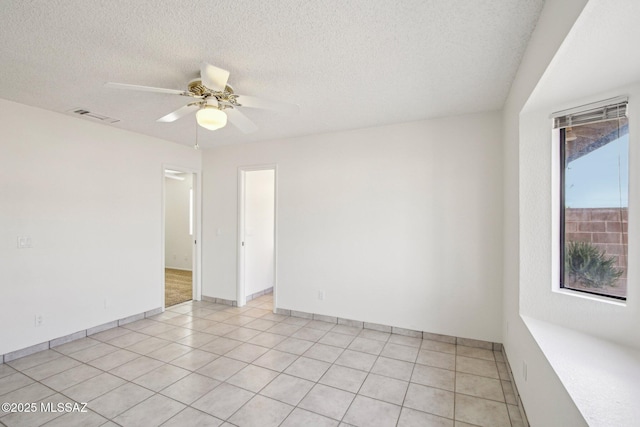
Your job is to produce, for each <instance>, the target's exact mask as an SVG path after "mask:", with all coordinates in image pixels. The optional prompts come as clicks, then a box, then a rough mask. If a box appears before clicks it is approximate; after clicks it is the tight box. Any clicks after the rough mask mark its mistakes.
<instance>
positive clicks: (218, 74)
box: [200, 62, 229, 92]
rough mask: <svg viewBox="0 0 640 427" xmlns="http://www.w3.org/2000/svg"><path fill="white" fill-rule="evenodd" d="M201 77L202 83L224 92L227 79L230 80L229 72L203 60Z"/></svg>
mask: <svg viewBox="0 0 640 427" xmlns="http://www.w3.org/2000/svg"><path fill="white" fill-rule="evenodd" d="M200 79H201V80H202V84H204V85H205V86H206V87H208V88H209V89H213V90H215V91H218V92H222V91H224V88H225V86H226V85H227V80H229V72H228V71H227V70H223V69H222V68H218V67H214V66H213V65H211V64H207V63H206V62H203V63H202V64H200Z"/></svg>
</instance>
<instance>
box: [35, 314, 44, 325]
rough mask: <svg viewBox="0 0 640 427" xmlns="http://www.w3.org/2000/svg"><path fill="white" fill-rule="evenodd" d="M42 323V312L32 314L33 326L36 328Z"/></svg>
mask: <svg viewBox="0 0 640 427" xmlns="http://www.w3.org/2000/svg"><path fill="white" fill-rule="evenodd" d="M43 323H44V317H43V316H42V314H36V315H35V316H34V324H35V327H36V328H37V327H39V326H42V324H43Z"/></svg>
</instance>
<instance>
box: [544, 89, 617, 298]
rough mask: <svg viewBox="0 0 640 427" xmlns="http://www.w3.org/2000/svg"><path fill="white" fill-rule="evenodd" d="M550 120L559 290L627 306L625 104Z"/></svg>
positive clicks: (557, 115)
mask: <svg viewBox="0 0 640 427" xmlns="http://www.w3.org/2000/svg"><path fill="white" fill-rule="evenodd" d="M552 118H553V121H554V128H555V129H559V132H560V199H561V200H560V212H559V215H560V241H559V242H558V243H559V245H560V248H559V249H560V250H559V254H560V287H561V288H565V289H571V290H574V291H578V292H586V293H590V294H596V295H601V296H606V297H610V298H616V299H620V300H626V298H627V267H628V257H627V245H628V238H627V232H628V206H629V196H628V194H629V191H628V187H629V125H628V119H627V99H626V98H615V99H611V100H607V101H603V102H600V103H595V104H590V105H588V106H584V107H580V108H575V109H571V110H566V111H563V112H559V113H555V114H554V115H552Z"/></svg>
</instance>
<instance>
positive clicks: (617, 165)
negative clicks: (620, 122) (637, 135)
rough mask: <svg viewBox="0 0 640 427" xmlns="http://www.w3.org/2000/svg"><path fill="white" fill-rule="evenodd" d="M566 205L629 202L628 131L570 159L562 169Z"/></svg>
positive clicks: (620, 204) (605, 205) (606, 205)
mask: <svg viewBox="0 0 640 427" xmlns="http://www.w3.org/2000/svg"><path fill="white" fill-rule="evenodd" d="M565 182H566V187H565V205H566V207H568V208H612V207H627V206H628V205H629V188H628V187H629V134H625V135H623V136H621V137H620V138H618V139H616V140H614V141H611V142H610V143H608V144H607V145H604V146H602V147H600V148H598V149H597V150H594V151H592V152H591V153H589V154H587V155H586V156H582V157H580V158H579V159H577V160H574V161H573V162H571V163H569V165H568V167H567V170H566V171H565Z"/></svg>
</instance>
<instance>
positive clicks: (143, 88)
mask: <svg viewBox="0 0 640 427" xmlns="http://www.w3.org/2000/svg"><path fill="white" fill-rule="evenodd" d="M104 85H105V86H107V87H111V88H114V89H128V90H139V91H143V92H156V93H170V94H172V95H184V96H190V95H189V93H188V92H185V91H184V90H177V89H165V88H162V87H151V86H140V85H130V84H126V83H112V82H107V83H105V84H104Z"/></svg>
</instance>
